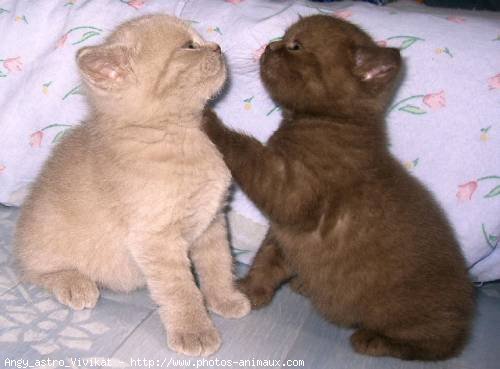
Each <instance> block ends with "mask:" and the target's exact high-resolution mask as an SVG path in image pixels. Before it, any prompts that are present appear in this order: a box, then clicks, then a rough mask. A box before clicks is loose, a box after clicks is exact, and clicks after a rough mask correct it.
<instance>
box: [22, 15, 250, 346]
mask: <svg viewBox="0 0 500 369" xmlns="http://www.w3.org/2000/svg"><path fill="white" fill-rule="evenodd" d="M77 62H78V66H79V68H80V71H81V74H82V76H83V80H84V82H85V85H86V87H87V91H88V95H89V100H90V103H91V106H92V107H93V114H92V118H91V119H90V120H89V121H88V122H86V123H84V124H83V125H81V126H79V127H76V128H74V129H73V130H72V131H71V133H69V134H68V135H67V136H66V137H65V138H64V139H63V140H62V141H61V143H60V144H59V145H58V146H57V147H56V148H55V150H54V152H53V154H52V157H51V158H50V159H49V160H48V162H47V164H46V165H45V167H44V168H43V170H42V172H41V174H40V176H39V177H38V180H37V182H36V183H35V184H34V186H33V189H32V192H31V195H30V196H29V197H28V199H27V200H26V202H25V204H24V207H23V209H22V213H21V217H20V219H19V223H18V227H17V234H16V250H15V251H16V255H17V258H18V261H19V264H20V267H21V269H22V273H23V276H24V277H25V280H26V281H29V282H32V283H35V284H37V285H39V286H42V287H44V288H46V289H48V290H50V291H51V292H52V293H54V295H55V296H56V297H57V299H58V300H59V301H60V302H61V303H63V304H66V305H68V306H70V307H72V308H74V309H82V308H92V307H94V305H95V304H96V302H97V299H98V297H99V289H98V286H104V287H108V288H111V289H113V290H117V291H131V290H133V289H136V288H138V287H142V286H144V285H145V284H147V286H148V288H149V291H150V293H151V296H152V298H153V299H154V301H155V302H156V303H157V304H158V305H159V306H160V307H159V314H160V317H161V319H162V321H163V324H164V325H165V328H166V330H167V337H168V340H167V342H168V346H169V347H170V348H171V349H173V350H175V351H178V352H181V353H184V354H187V355H209V354H211V353H213V352H215V351H216V350H217V349H218V348H219V346H220V342H221V340H220V337H219V334H218V332H217V330H216V329H215V327H214V325H213V323H212V321H211V319H210V317H209V315H208V313H207V311H206V308H205V305H204V298H205V302H206V305H207V307H208V308H209V309H210V310H212V311H213V312H215V313H217V314H220V315H222V316H224V317H228V318H240V317H243V316H244V315H246V314H247V313H248V312H249V310H250V305H249V302H248V300H247V299H246V297H244V295H242V294H241V293H240V292H238V291H237V290H236V289H235V287H234V284H233V274H232V259H231V255H230V250H229V244H228V238H227V234H226V221H225V218H224V215H223V214H222V207H223V204H224V201H225V200H226V196H227V189H228V186H229V183H230V174H229V172H228V170H227V168H226V166H225V164H224V162H223V160H222V158H221V155H220V154H219V152H218V151H217V149H216V148H215V147H214V145H213V144H212V143H211V142H210V141H209V139H208V138H207V137H206V136H205V134H204V133H202V131H201V130H200V123H201V119H202V114H203V109H204V107H205V104H206V102H207V100H208V99H209V98H210V97H211V96H213V95H214V94H215V93H217V91H218V90H219V89H220V88H221V87H222V85H223V84H224V81H225V79H226V69H225V64H224V61H223V57H222V54H221V50H220V48H219V46H218V45H217V44H214V43H209V42H205V41H204V40H202V39H201V37H200V36H199V35H197V34H196V33H195V32H194V31H193V30H191V29H190V28H189V27H188V26H187V25H185V24H184V23H182V22H181V21H180V20H177V19H175V18H173V17H169V16H165V15H154V16H146V17H142V18H138V19H135V20H133V21H130V22H128V23H125V24H123V25H122V26H120V27H119V28H118V29H117V30H116V31H115V32H114V33H113V34H112V35H111V36H110V37H109V38H108V39H107V40H106V42H105V43H104V44H103V45H99V46H93V47H86V48H83V49H81V50H80V51H79V52H78V55H77ZM191 263H193V265H194V267H195V269H196V272H197V274H198V276H199V278H200V284H201V292H202V293H203V295H202V293H201V292H200V290H199V289H198V288H197V286H196V284H195V280H194V277H193V275H192V272H191V269H190V267H191Z"/></svg>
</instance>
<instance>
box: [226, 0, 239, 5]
mask: <svg viewBox="0 0 500 369" xmlns="http://www.w3.org/2000/svg"><path fill="white" fill-rule="evenodd" d="M241 2H243V0H226V3H230V4H235V5H236V4H239V3H241Z"/></svg>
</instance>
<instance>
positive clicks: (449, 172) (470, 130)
mask: <svg viewBox="0 0 500 369" xmlns="http://www.w3.org/2000/svg"><path fill="white" fill-rule="evenodd" d="M152 12H162V13H168V14H173V15H176V16H178V17H181V18H183V19H185V20H186V21H187V22H189V23H190V24H191V25H192V26H193V27H195V28H196V29H197V30H198V31H199V32H200V33H201V34H202V35H203V36H204V37H205V38H206V39H208V40H211V41H214V42H218V43H220V45H221V46H222V49H223V51H224V53H225V55H226V57H227V61H228V64H229V69H230V71H231V76H230V78H231V83H230V85H229V86H228V89H227V91H226V93H225V94H224V95H223V97H222V98H221V99H219V101H217V103H216V105H215V108H216V110H217V111H218V113H219V114H220V116H221V117H222V118H223V120H224V121H225V123H226V124H228V125H231V126H234V127H237V128H238V129H241V130H245V131H247V132H250V133H252V134H253V135H255V136H256V137H257V138H258V139H260V140H262V141H265V140H266V139H267V138H268V137H269V135H270V134H271V133H272V132H273V131H274V130H275V129H276V127H277V125H278V124H279V121H280V109H279V106H276V105H275V104H274V103H273V102H272V100H271V99H270V98H269V97H268V95H267V94H266V92H265V90H264V88H263V86H262V84H261V83H260V78H259V72H258V63H259V57H260V54H261V53H262V51H263V50H264V48H265V45H266V44H267V43H268V42H269V41H272V40H274V39H276V38H279V37H281V36H282V35H283V32H284V30H285V29H286V27H287V26H288V25H290V24H291V23H293V22H295V21H296V20H297V19H298V15H303V16H305V15H310V14H326V15H329V16H335V17H340V18H344V19H347V20H349V21H351V22H353V23H356V24H358V25H360V26H361V27H363V28H364V29H365V30H366V31H367V32H369V33H370V34H371V35H372V36H373V37H374V38H375V40H377V42H378V43H379V44H380V45H381V46H389V47H398V48H400V49H401V52H402V55H403V57H404V61H405V67H406V68H405V69H406V70H405V73H404V74H405V75H404V78H403V81H402V84H401V86H400V88H399V90H398V93H397V95H396V96H395V99H394V101H393V103H392V105H391V107H390V109H389V111H388V114H387V124H388V128H389V136H390V142H391V150H392V152H393V153H394V154H395V155H396V157H397V158H398V159H399V160H400V161H401V162H402V163H403V164H404V166H405V167H406V168H407V170H408V171H410V172H411V173H412V174H413V175H415V176H416V177H418V178H419V179H420V180H421V181H422V182H423V183H424V184H425V185H426V186H427V187H428V188H429V189H430V190H431V191H432V192H433V193H434V194H435V196H436V198H437V200H438V201H439V203H440V204H441V206H442V207H443V209H444V211H445V212H446V214H447V216H448V218H449V219H450V221H451V223H452V225H453V227H454V229H455V231H456V235H457V237H458V239H459V241H460V244H461V246H462V248H463V251H464V254H465V256H466V258H467V261H468V264H469V267H470V271H471V274H472V276H473V278H474V279H475V280H477V281H487V280H493V279H499V278H500V247H497V245H498V244H499V242H500V217H499V214H500V125H499V124H500V121H499V117H500V104H499V103H500V57H499V48H500V28H499V26H498V25H499V24H500V14H498V13H488V12H467V11H455V10H451V9H435V8H429V7H426V6H424V5H418V4H417V3H415V2H414V1H403V0H401V1H398V2H395V3H391V4H388V5H386V6H384V7H377V6H374V5H371V4H368V3H363V2H350V1H342V2H333V3H318V2H311V1H299V0H297V1H294V0H289V1H275V2H271V1H268V0H252V1H247V0H230V1H229V0H228V1H219V0H187V1H181V0H172V1H168V2H166V1H161V0H130V1H126V0H123V1H121V0H116V1H115V0H109V1H101V0H89V1H81V0H66V1H50V2H49V1H39V2H22V1H15V0H10V1H3V2H2V3H1V4H0V29H2V34H1V35H0V38H1V41H2V43H0V86H1V87H0V203H4V204H8V205H19V204H21V203H22V200H23V198H24V196H25V195H26V192H27V189H28V188H29V185H30V183H32V181H33V179H34V178H35V176H36V174H37V173H38V172H39V170H40V168H41V166H42V164H43V162H44V161H45V160H46V158H47V157H48V155H49V154H50V150H51V149H52V148H53V146H54V145H55V144H56V143H57V142H58V141H59V140H60V138H61V137H63V136H64V134H65V133H66V132H67V129H68V128H70V127H71V126H73V125H75V124H79V123H80V122H81V121H83V120H85V116H86V113H87V111H86V109H87V108H86V102H85V99H84V97H83V96H82V90H81V82H80V80H79V76H78V73H77V70H76V66H75V63H74V56H75V53H76V51H77V50H78V48H80V47H82V46H87V45H91V44H95V43H99V42H102V40H103V38H104V37H105V36H106V35H107V34H109V32H110V31H111V30H112V29H113V28H114V27H116V25H117V24H119V23H121V22H123V21H124V20H126V19H130V18H131V17H134V16H139V15H143V14H147V13H152ZM231 205H232V208H233V212H234V213H236V214H238V217H239V218H238V219H239V220H238V222H240V220H241V219H247V220H251V221H252V223H253V224H254V225H259V224H261V225H262V226H260V228H259V229H261V230H263V231H262V232H265V224H266V220H265V218H264V217H263V216H262V214H260V213H259V212H258V210H257V209H256V208H255V207H254V206H253V205H252V204H251V202H250V201H249V200H248V199H247V198H246V197H245V196H244V194H243V193H241V192H237V193H236V195H235V200H234V201H233V203H232V204H231ZM243 223H244V222H243ZM243 223H242V224H243ZM238 224H239V223H238ZM233 225H234V224H233ZM247 228H248V227H247ZM241 229H243V228H233V241H235V242H236V241H237V240H238V237H240V234H243V232H241ZM252 229H258V227H257V228H252ZM250 233H252V234H250ZM250 233H249V237H248V239H246V240H245V247H244V249H242V250H239V253H240V260H243V261H246V262H248V261H249V260H250V259H251V258H252V256H253V254H254V253H255V251H256V250H257V248H258V246H259V237H258V236H257V234H256V233H257V232H254V231H252V232H250ZM259 236H262V235H259Z"/></svg>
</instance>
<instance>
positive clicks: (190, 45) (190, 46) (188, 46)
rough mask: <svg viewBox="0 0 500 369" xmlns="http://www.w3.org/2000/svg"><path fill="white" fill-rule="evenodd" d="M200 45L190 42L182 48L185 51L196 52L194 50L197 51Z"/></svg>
mask: <svg viewBox="0 0 500 369" xmlns="http://www.w3.org/2000/svg"><path fill="white" fill-rule="evenodd" d="M199 46H200V45H198V44H197V43H196V42H194V41H188V42H186V43H185V44H184V45H182V48H183V49H191V50H194V49H197V48H198V47H199Z"/></svg>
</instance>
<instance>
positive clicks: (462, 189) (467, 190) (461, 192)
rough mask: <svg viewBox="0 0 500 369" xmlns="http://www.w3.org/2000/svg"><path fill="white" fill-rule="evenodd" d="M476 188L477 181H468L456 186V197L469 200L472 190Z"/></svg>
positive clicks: (460, 199)
mask: <svg viewBox="0 0 500 369" xmlns="http://www.w3.org/2000/svg"><path fill="white" fill-rule="evenodd" d="M476 189H477V181H470V182H467V183H464V184H462V185H459V186H458V191H457V199H458V200H459V201H462V202H463V201H469V200H471V199H472V195H473V194H474V191H476Z"/></svg>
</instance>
